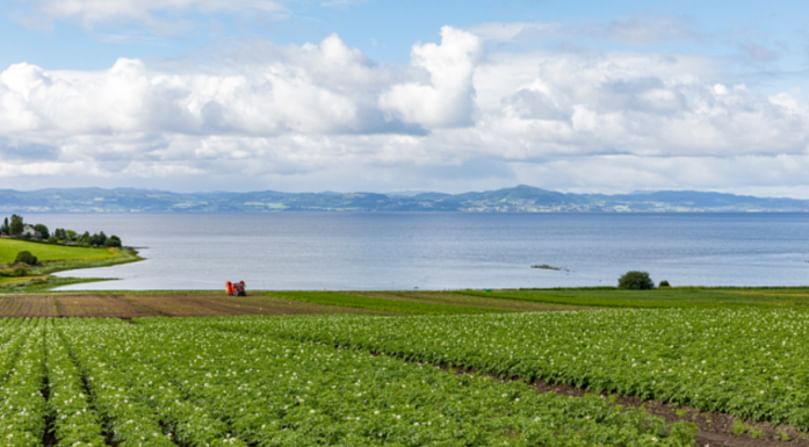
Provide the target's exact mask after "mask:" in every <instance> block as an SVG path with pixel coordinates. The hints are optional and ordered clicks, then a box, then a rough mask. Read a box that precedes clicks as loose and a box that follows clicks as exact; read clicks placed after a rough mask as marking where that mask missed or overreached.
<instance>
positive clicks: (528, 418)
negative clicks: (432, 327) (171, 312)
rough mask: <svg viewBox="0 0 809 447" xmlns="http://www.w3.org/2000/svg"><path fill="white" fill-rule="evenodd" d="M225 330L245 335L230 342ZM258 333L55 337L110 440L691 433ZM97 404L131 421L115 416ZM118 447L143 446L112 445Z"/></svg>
mask: <svg viewBox="0 0 809 447" xmlns="http://www.w3.org/2000/svg"><path fill="white" fill-rule="evenodd" d="M223 321H239V322H243V323H241V324H240V326H239V327H238V328H236V329H234V330H230V329H229V328H228V327H224V326H222V323H221V322H223ZM266 321H276V319H270V320H262V319H249V318H247V319H242V318H236V319H228V320H221V321H220V320H215V319H214V320H208V319H193V320H190V319H189V320H178V319H144V320H139V321H138V324H122V323H117V322H111V321H108V320H59V321H58V323H56V327H57V329H58V332H59V333H61V334H62V335H63V336H64V339H65V340H66V341H67V342H68V345H69V346H70V349H71V350H72V352H73V353H74V355H75V357H76V359H77V360H78V362H79V364H80V365H82V368H83V370H84V374H85V375H86V376H87V377H88V379H89V387H90V390H91V391H92V393H93V395H94V400H95V401H96V406H97V408H98V410H99V412H100V413H101V414H102V415H103V416H104V419H106V420H108V421H109V425H110V430H111V432H112V433H115V434H116V435H117V434H118V433H119V432H120V431H121V429H122V427H121V425H120V424H119V421H122V420H124V419H125V418H127V417H129V418H133V420H135V423H134V425H135V426H138V427H141V428H144V430H147V431H148V430H157V427H158V426H159V427H162V428H163V429H165V430H168V431H169V434H170V439H171V440H172V441H175V442H177V443H180V444H183V445H217V444H220V445H224V444H235V445H238V444H242V443H246V444H249V445H259V446H273V445H279V446H280V445H400V446H407V445H412V446H416V445H565V446H569V445H582V446H584V445H692V444H693V431H692V429H691V427H690V426H688V425H685V424H674V425H669V424H666V423H664V422H663V421H661V420H659V419H657V418H655V417H652V416H649V415H648V414H646V413H644V412H642V411H638V410H624V409H620V408H618V407H617V406H615V405H613V404H611V403H610V401H609V400H607V399H604V398H601V397H598V396H585V397H569V396H560V395H556V394H543V393H537V392H536V391H535V390H534V389H533V388H531V387H530V386H528V385H526V384H522V383H500V382H498V381H495V380H492V379H489V378H485V377H480V376H475V375H456V374H453V373H449V372H446V371H443V370H440V369H438V368H435V367H433V366H430V365H420V364H411V363H407V362H403V361H401V360H397V359H393V358H388V357H384V356H373V355H371V354H369V353H365V352H360V351H354V350H343V349H334V348H332V347H329V346H323V345H322V344H319V343H310V342H302V341H298V340H289V339H284V338H279V337H274V336H271V335H268V334H267V333H266V332H267V331H266V325H267V324H268V323H266ZM225 326H226V325H225ZM105 394H110V395H112V396H115V397H116V399H114V400H115V401H116V402H118V403H119V405H120V402H122V401H123V402H127V403H128V405H130V406H135V405H138V406H140V409H139V410H138V411H132V410H129V416H126V415H125V413H126V412H124V411H120V410H119V411H118V412H117V413H116V412H115V411H114V409H112V408H108V407H109V405H108V404H105V400H106V399H105V397H104V395H105ZM133 413H134V414H133ZM138 414H139V415H147V416H148V418H147V417H142V418H141V419H135V416H136V415H138ZM150 418H151V419H150ZM130 439H139V442H144V441H143V440H142V439H140V438H130V437H121V438H119V439H117V441H119V442H121V443H122V445H125V444H126V443H125V442H124V441H127V440H130ZM159 439H162V438H160V436H157V437H156V438H155V440H159ZM149 444H151V445H156V444H155V443H152V442H151V441H150V442H149Z"/></svg>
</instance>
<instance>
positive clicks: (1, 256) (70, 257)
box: [0, 239, 120, 264]
mask: <svg viewBox="0 0 809 447" xmlns="http://www.w3.org/2000/svg"><path fill="white" fill-rule="evenodd" d="M24 250H27V251H30V252H31V253H33V254H34V256H36V257H37V258H39V260H40V261H55V260H61V261H102V260H111V259H114V258H117V257H119V256H120V250H118V249H113V248H90V247H69V246H65V245H55V244H43V243H39V242H29V241H21V240H17V239H0V264H7V263H9V262H14V258H15V257H16V256H17V253H19V252H21V251H24Z"/></svg>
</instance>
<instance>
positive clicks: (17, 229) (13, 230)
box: [8, 214, 25, 236]
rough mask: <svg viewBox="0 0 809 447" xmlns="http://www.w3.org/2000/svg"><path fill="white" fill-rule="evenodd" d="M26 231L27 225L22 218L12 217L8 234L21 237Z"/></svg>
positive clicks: (14, 215)
mask: <svg viewBox="0 0 809 447" xmlns="http://www.w3.org/2000/svg"><path fill="white" fill-rule="evenodd" d="M24 229H25V224H24V223H23V221H22V216H18V215H16V214H12V215H11V222H9V224H8V234H10V235H12V236H19V235H21V234H22V231H23V230H24Z"/></svg>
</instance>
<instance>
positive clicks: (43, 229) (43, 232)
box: [34, 224, 51, 239]
mask: <svg viewBox="0 0 809 447" xmlns="http://www.w3.org/2000/svg"><path fill="white" fill-rule="evenodd" d="M34 230H36V231H37V232H38V233H39V237H40V238H42V239H48V238H49V237H51V233H50V232H49V231H48V227H47V226H45V224H36V225H34Z"/></svg>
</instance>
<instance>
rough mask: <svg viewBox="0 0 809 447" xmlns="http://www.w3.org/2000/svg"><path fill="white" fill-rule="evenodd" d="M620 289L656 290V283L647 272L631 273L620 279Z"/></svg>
mask: <svg viewBox="0 0 809 447" xmlns="http://www.w3.org/2000/svg"><path fill="white" fill-rule="evenodd" d="M618 288H619V289H630V290H647V289H654V288H655V283H654V281H652V278H650V277H649V274H648V273H646V272H638V271H631V272H626V273H624V274H623V275H622V276H621V277H620V278H618Z"/></svg>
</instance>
